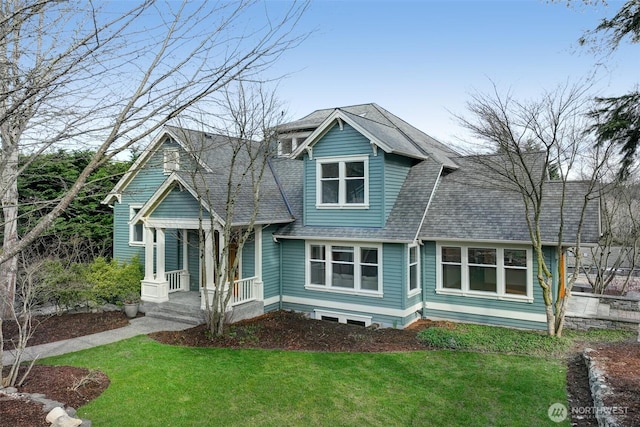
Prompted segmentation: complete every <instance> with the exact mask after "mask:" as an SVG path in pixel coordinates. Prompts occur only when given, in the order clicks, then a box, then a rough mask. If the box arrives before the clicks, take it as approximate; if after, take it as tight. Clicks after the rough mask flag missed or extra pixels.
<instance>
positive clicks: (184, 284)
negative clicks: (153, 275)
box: [165, 270, 189, 293]
mask: <svg viewBox="0 0 640 427" xmlns="http://www.w3.org/2000/svg"><path fill="white" fill-rule="evenodd" d="M165 274H166V276H167V281H168V282H169V293H171V292H178V291H188V290H189V272H188V271H187V270H174V271H167V272H166V273H165Z"/></svg>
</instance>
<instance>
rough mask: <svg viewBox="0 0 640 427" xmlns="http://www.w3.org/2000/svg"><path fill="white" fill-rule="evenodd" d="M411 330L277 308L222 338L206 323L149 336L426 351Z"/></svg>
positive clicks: (209, 343)
mask: <svg viewBox="0 0 640 427" xmlns="http://www.w3.org/2000/svg"><path fill="white" fill-rule="evenodd" d="M429 324H433V322H428V321H421V322H419V324H418V325H415V326H414V327H413V328H411V329H405V330H401V329H391V328H384V329H374V328H363V327H361V326H353V325H346V324H343V323H337V322H328V321H318V320H310V319H308V318H307V317H305V316H304V315H302V314H300V313H293V312H287V311H276V312H271V313H267V314H264V315H262V316H259V317H256V318H253V319H249V320H243V321H240V322H237V323H235V324H233V325H230V326H229V327H228V329H227V331H226V333H225V335H223V336H222V337H211V335H210V334H209V333H208V331H207V328H206V326H205V325H200V326H196V327H194V328H191V329H188V330H186V331H177V332H156V333H153V334H150V335H149V336H150V337H151V338H153V339H155V340H156V341H159V342H162V343H165V344H177V345H183V346H188V347H226V348H262V349H281V350H303V351H334V352H381V351H412V350H426V349H428V347H426V346H425V345H424V344H422V343H421V342H420V341H418V340H417V338H416V332H417V331H418V330H420V329H423V328H426V327H427V326H428V325H429Z"/></svg>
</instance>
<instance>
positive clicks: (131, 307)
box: [124, 302, 138, 319]
mask: <svg viewBox="0 0 640 427" xmlns="http://www.w3.org/2000/svg"><path fill="white" fill-rule="evenodd" d="M124 314H126V315H127V317H128V318H129V319H133V318H134V317H136V316H137V315H138V303H137V302H136V303H133V304H125V305H124Z"/></svg>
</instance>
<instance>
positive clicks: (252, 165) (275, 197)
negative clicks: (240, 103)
mask: <svg viewBox="0 0 640 427" xmlns="http://www.w3.org/2000/svg"><path fill="white" fill-rule="evenodd" d="M172 134H173V135H174V137H176V138H180V139H181V141H180V142H181V144H182V145H183V147H185V148H186V149H187V150H188V151H189V152H190V153H191V154H193V155H194V156H195V157H196V158H199V159H200V161H201V163H204V165H206V166H207V168H206V170H201V169H202V168H200V169H198V170H197V172H196V173H194V172H193V171H185V170H181V171H179V172H178V175H180V178H181V180H182V182H184V183H186V184H187V185H190V186H191V187H192V188H193V190H194V192H195V193H196V194H200V195H202V198H203V201H204V202H205V203H206V204H208V205H210V206H211V208H212V209H213V210H214V212H215V213H216V214H217V215H219V216H220V217H221V218H225V215H226V211H227V204H226V200H227V192H228V186H229V184H228V182H229V170H230V168H231V164H232V162H233V165H234V166H233V167H234V173H233V174H232V175H233V176H232V182H231V187H232V189H233V190H232V191H233V194H234V199H235V200H234V208H233V215H232V222H233V223H234V224H245V223H248V222H249V221H250V219H251V216H252V215H253V208H254V195H253V188H254V185H253V184H252V178H251V172H250V171H251V170H252V169H253V171H254V173H255V174H256V176H257V174H259V173H260V169H261V168H262V167H263V164H264V167H265V169H264V172H263V175H262V179H261V181H260V183H259V193H258V194H259V199H258V215H257V217H256V223H258V224H269V223H283V222H289V221H293V219H294V218H293V216H292V213H291V212H290V210H289V208H288V206H287V203H286V201H285V199H284V195H283V193H282V190H281V188H280V187H279V185H278V182H277V181H276V178H275V176H274V174H273V171H272V169H271V168H270V167H269V165H268V164H265V163H264V162H265V161H267V160H266V159H265V152H264V149H263V147H262V146H261V144H260V143H256V142H252V141H241V140H239V139H237V138H230V137H227V136H222V135H212V134H208V133H204V132H199V131H194V130H188V129H178V128H172ZM252 158H253V159H254V161H252V160H251V159H252Z"/></svg>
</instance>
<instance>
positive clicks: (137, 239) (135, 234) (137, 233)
mask: <svg viewBox="0 0 640 427" xmlns="http://www.w3.org/2000/svg"><path fill="white" fill-rule="evenodd" d="M141 207H142V206H141V205H131V206H129V244H130V245H143V244H144V227H143V225H142V222H137V223H135V224H134V223H132V222H131V220H132V219H133V217H135V216H136V215H137V214H138V212H140V208H141Z"/></svg>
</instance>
